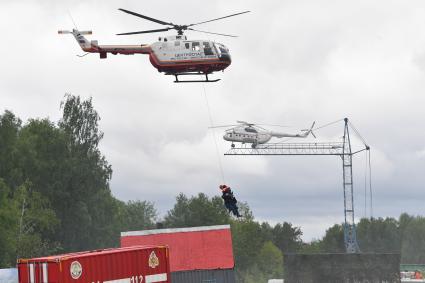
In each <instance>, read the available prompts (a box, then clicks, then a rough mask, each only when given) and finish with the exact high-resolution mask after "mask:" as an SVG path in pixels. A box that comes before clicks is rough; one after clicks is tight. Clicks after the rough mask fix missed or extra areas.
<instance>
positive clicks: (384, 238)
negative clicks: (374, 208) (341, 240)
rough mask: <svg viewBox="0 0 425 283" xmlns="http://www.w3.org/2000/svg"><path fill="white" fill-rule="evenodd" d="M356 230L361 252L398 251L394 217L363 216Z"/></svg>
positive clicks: (398, 237) (398, 242) (396, 226)
mask: <svg viewBox="0 0 425 283" xmlns="http://www.w3.org/2000/svg"><path fill="white" fill-rule="evenodd" d="M356 231H357V239H358V242H359V246H360V249H361V251H362V252H376V253H388V252H400V234H399V230H398V222H397V220H395V219H394V218H385V219H384V218H373V219H368V218H363V219H361V220H360V222H359V223H358V225H357V229H356Z"/></svg>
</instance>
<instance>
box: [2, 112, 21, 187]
mask: <svg viewBox="0 0 425 283" xmlns="http://www.w3.org/2000/svg"><path fill="white" fill-rule="evenodd" d="M21 124H22V122H21V120H20V119H19V118H17V117H16V116H15V115H14V114H13V113H12V112H10V111H8V110H6V111H5V112H4V114H3V115H0V177H1V178H3V180H4V182H6V183H7V184H9V186H10V188H11V189H13V188H14V187H16V186H18V185H19V184H20V180H19V179H21V178H20V175H21V172H20V170H18V168H17V167H18V166H17V164H16V161H17V159H16V153H17V150H16V143H17V140H18V133H19V131H20V129H21ZM17 179H18V180H17Z"/></svg>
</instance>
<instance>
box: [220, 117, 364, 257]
mask: <svg viewBox="0 0 425 283" xmlns="http://www.w3.org/2000/svg"><path fill="white" fill-rule="evenodd" d="M340 121H341V120H340ZM369 149H370V148H369V146H367V145H366V144H365V148H364V149H361V150H359V151H356V152H352V150H351V141H350V132H349V122H348V118H345V119H344V136H343V140H342V142H327V143H266V144H260V145H257V147H255V148H251V147H248V146H241V147H234V148H231V149H230V150H229V151H227V152H226V153H225V154H224V155H316V156H319V155H322V156H323V155H333V156H339V157H341V159H342V169H343V176H342V177H343V191H344V243H345V249H346V252H347V253H359V252H360V248H359V245H358V243H357V236H356V225H355V222H354V192H353V155H355V154H357V153H359V152H362V151H364V150H369Z"/></svg>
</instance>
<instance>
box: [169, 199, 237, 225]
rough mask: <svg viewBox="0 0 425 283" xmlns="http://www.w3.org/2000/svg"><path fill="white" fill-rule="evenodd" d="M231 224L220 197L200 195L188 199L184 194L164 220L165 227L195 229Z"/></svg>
mask: <svg viewBox="0 0 425 283" xmlns="http://www.w3.org/2000/svg"><path fill="white" fill-rule="evenodd" d="M229 222H230V215H229V214H228V213H227V211H226V210H225V208H224V206H223V201H222V199H221V198H220V197H213V198H211V199H210V198H208V196H207V195H205V194H203V193H199V194H198V195H197V196H195V197H191V198H188V197H187V196H185V195H184V194H183V193H181V194H179V195H178V196H177V198H176V204H175V205H174V207H173V208H172V209H171V210H170V211H168V213H167V215H166V216H165V218H164V226H165V227H195V226H205V225H221V224H228V223H229Z"/></svg>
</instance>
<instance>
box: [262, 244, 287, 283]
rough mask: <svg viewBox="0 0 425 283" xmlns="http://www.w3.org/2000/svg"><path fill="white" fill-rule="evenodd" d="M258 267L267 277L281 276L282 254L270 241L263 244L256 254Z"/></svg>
mask: <svg viewBox="0 0 425 283" xmlns="http://www.w3.org/2000/svg"><path fill="white" fill-rule="evenodd" d="M257 264H258V267H259V268H260V270H261V271H262V273H264V274H265V275H266V276H267V277H268V278H267V279H270V278H283V255H282V252H281V250H280V249H279V248H278V247H276V246H275V245H274V244H273V243H272V242H270V241H267V242H265V243H264V244H263V247H262V248H261V250H260V253H259V255H258V263H257Z"/></svg>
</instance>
